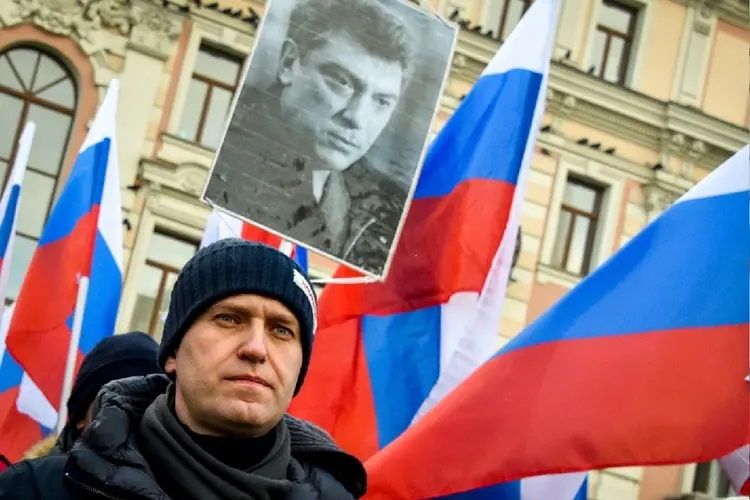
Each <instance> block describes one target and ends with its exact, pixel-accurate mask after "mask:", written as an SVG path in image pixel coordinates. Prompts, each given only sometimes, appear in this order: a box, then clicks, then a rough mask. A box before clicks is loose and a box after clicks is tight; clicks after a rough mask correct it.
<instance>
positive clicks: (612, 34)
mask: <svg viewBox="0 0 750 500" xmlns="http://www.w3.org/2000/svg"><path fill="white" fill-rule="evenodd" d="M601 5H602V6H605V5H607V6H612V7H615V8H619V9H620V10H623V11H627V12H628V13H629V14H630V16H631V17H630V23H629V25H628V32H627V33H623V32H621V31H617V30H615V29H613V28H610V27H608V26H605V25H603V24H601V22H600V21H599V19H597V20H596V27H595V29H594V38H596V34H597V33H599V32H602V33H604V34H605V37H606V38H605V40H604V48H603V53H602V59H601V61H599V64H601V66H600V68H599V71H598V73H595V74H596V76H597V77H598V78H601V79H602V80H604V81H607V82H610V83H614V84H617V85H625V83H626V80H627V75H628V71H629V68H630V62H631V55H632V52H633V48H634V47H633V45H634V42H635V35H636V28H637V26H638V16H639V14H640V12H639V11H640V9H639V8H637V7H634V6H632V5H629V4H627V3H625V2H620V1H618V0H602V3H601ZM600 10H601V7H600ZM613 38H619V39H621V40H625V50H624V54H623V59H621V60H620V63H621V65H620V69H619V72H618V75H617V81H614V82H612V81H610V80H607V79H605V78H604V73H605V72H606V70H607V62H608V58H609V50H610V47H611V44H612V39H613ZM591 43H592V48H593V43H594V40H592V42H591ZM592 62H594V61H592Z"/></svg>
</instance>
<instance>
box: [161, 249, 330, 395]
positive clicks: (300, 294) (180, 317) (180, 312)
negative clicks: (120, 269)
mask: <svg viewBox="0 0 750 500" xmlns="http://www.w3.org/2000/svg"><path fill="white" fill-rule="evenodd" d="M245 293H252V294H257V295H262V296H264V297H268V298H271V299H276V300H278V301H279V302H281V303H282V304H284V305H285V306H286V307H287V308H289V310H290V311H291V312H292V313H293V314H294V315H295V316H296V317H297V321H299V324H300V330H301V341H302V366H301V368H300V372H299V377H298V379H297V387H296V389H295V392H294V393H295V394H297V392H299V390H300V388H301V387H302V383H303V382H304V380H305V374H306V373H307V367H308V365H309V364H310V354H311V349H312V340H313V334H314V333H315V328H316V315H317V307H318V306H317V299H316V298H315V293H314V292H313V286H312V284H311V283H310V281H309V279H308V278H307V276H306V275H305V272H304V271H303V270H302V268H300V267H299V266H298V265H297V263H296V262H294V260H292V259H290V258H289V257H287V256H286V255H284V254H283V253H281V252H279V251H278V250H276V249H274V248H272V247H269V246H267V245H263V244H262V243H257V242H253V241H247V240H242V239H238V238H227V239H222V240H219V241H217V242H215V243H213V244H211V245H208V246H206V247H204V248H202V249H200V250H198V252H196V254H195V255H193V257H192V258H191V259H190V260H189V261H188V263H187V264H185V267H183V268H182V271H180V275H179V276H178V277H177V282H176V283H175V285H174V289H173V290H172V301H171V302H170V304H169V312H168V313H167V320H166V322H165V323H164V333H163V335H162V339H161V348H160V349H159V365H160V366H161V367H162V368H164V367H165V364H166V362H167V358H168V357H169V356H172V355H174V353H175V352H176V351H177V348H178V347H179V345H180V342H182V338H183V337H184V336H185V332H187V330H188V329H189V328H190V326H191V325H192V324H193V322H194V321H195V320H196V319H197V318H198V316H200V315H201V314H203V313H204V312H205V311H206V309H208V308H209V307H211V306H212V305H214V304H215V303H217V302H219V301H220V300H223V299H225V298H227V297H231V296H233V295H240V294H245Z"/></svg>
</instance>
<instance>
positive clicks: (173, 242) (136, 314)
mask: <svg viewBox="0 0 750 500" xmlns="http://www.w3.org/2000/svg"><path fill="white" fill-rule="evenodd" d="M197 248H198V245H197V244H195V243H191V242H187V241H184V240H181V239H178V238H174V237H172V236H168V235H166V234H162V233H154V234H153V235H151V241H150V242H149V247H148V252H147V254H146V263H145V265H144V267H143V269H142V270H141V275H140V281H139V283H138V296H137V298H136V302H135V309H134V311H133V318H132V319H131V322H130V329H131V330H138V331H142V332H147V333H149V334H150V335H152V336H154V338H156V339H157V340H159V339H161V333H162V330H163V328H164V321H163V318H164V316H165V314H166V312H167V310H168V309H169V301H170V298H171V295H172V288H173V287H174V284H175V281H177V275H178V274H179V273H180V269H182V266H184V265H185V264H186V263H187V261H188V260H190V257H192V256H193V254H194V253H195V252H196V250H197Z"/></svg>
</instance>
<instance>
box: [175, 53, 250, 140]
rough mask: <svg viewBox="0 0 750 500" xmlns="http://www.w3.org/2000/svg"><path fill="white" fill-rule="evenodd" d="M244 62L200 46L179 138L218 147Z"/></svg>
mask: <svg viewBox="0 0 750 500" xmlns="http://www.w3.org/2000/svg"><path fill="white" fill-rule="evenodd" d="M241 69H242V60H241V59H240V58H237V57H233V56H231V55H228V54H227V53H225V52H222V51H220V50H217V49H214V48H212V47H209V46H207V45H201V47H200V49H199V50H198V55H197V57H196V60H195V68H194V69H193V76H192V79H191V80H190V87H189V88H188V92H187V98H186V100H185V109H184V111H183V112H182V121H181V122H180V128H179V131H178V135H179V136H180V137H181V138H182V139H185V140H187V141H191V142H195V143H197V144H200V145H201V146H203V147H206V148H210V149H216V148H218V147H219V142H220V141H221V135H222V133H223V132H224V126H225V120H226V118H227V115H228V113H229V107H230V106H231V104H232V96H233V95H234V91H235V90H236V89H237V83H238V81H239V79H240V70H241Z"/></svg>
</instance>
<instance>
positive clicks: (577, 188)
mask: <svg viewBox="0 0 750 500" xmlns="http://www.w3.org/2000/svg"><path fill="white" fill-rule="evenodd" d="M602 197H603V189H602V188H601V187H598V186H596V185H594V184H590V183H588V182H584V181H582V180H580V179H577V178H574V177H568V180H567V183H566V185H565V191H564V193H563V200H562V206H561V207H560V219H559V221H558V224H557V234H556V235H555V246H554V249H553V251H552V262H551V264H552V265H553V266H555V267H558V268H560V269H563V270H565V271H567V272H569V273H571V274H575V275H579V276H585V275H586V274H588V273H589V271H590V267H591V256H592V254H593V251H594V241H595V238H596V229H597V223H598V221H599V215H600V211H601V205H602Z"/></svg>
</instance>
